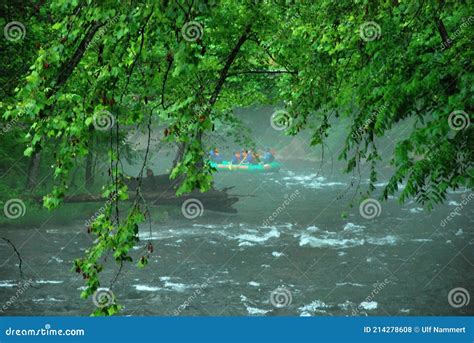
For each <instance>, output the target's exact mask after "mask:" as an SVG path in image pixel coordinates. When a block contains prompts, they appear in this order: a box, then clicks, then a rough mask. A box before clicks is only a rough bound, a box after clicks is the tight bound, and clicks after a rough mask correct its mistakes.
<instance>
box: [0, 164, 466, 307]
mask: <svg viewBox="0 0 474 343" xmlns="http://www.w3.org/2000/svg"><path fill="white" fill-rule="evenodd" d="M355 181H357V180H355ZM350 182H351V179H350V178H342V177H337V178H336V177H331V174H330V173H329V175H328V174H326V175H324V177H323V176H318V175H316V174H315V172H314V170H311V169H309V168H307V169H304V168H302V169H296V170H288V169H282V170H281V171H280V172H279V173H273V174H235V173H227V174H225V173H220V174H219V175H217V176H216V186H217V187H218V188H219V187H224V186H229V185H235V186H236V188H234V189H233V190H232V191H231V193H235V194H240V195H251V196H246V197H241V199H240V201H239V202H238V203H237V204H236V205H234V207H235V208H236V209H237V210H238V213H237V214H223V213H216V212H211V211H207V210H206V209H205V208H204V209H203V212H202V215H201V216H198V217H197V218H195V219H187V218H185V217H184V216H183V214H182V213H181V211H180V209H175V210H174V211H170V212H169V215H168V218H167V219H166V220H165V221H164V222H161V223H159V224H158V223H157V222H153V223H152V229H151V233H150V231H149V228H148V226H143V227H142V228H141V231H140V237H141V239H142V241H141V242H140V243H139V245H138V247H137V249H136V250H134V256H139V255H140V253H141V251H142V250H143V248H144V246H145V244H146V241H147V240H148V239H149V240H150V241H151V242H152V244H153V245H154V249H155V252H154V253H153V255H152V257H151V259H150V263H149V265H148V266H147V267H146V268H144V269H138V268H136V267H135V266H130V265H127V266H125V267H124V269H123V271H122V273H121V276H120V277H119V279H118V281H117V282H116V284H115V286H114V288H113V292H114V294H115V296H116V297H117V299H118V300H119V302H120V304H121V305H123V306H124V310H123V312H122V314H123V315H165V316H166V315H183V316H184V315H191V316H194V315H200V316H207V315H212V316H220V315H223V316H245V315H267V316H273V315H291V316H314V315H341V316H346V315H347V316H351V315H361V316H365V315H473V314H474V306H473V305H474V299H471V301H470V303H469V304H467V305H466V304H464V306H462V307H455V306H451V304H450V300H451V299H450V298H449V297H448V294H449V292H450V291H451V290H453V289H455V288H459V287H461V288H463V289H465V290H466V291H467V292H468V295H470V297H474V249H473V248H474V227H473V223H474V197H473V194H472V193H471V192H470V191H463V190H461V191H456V192H452V193H450V194H449V199H448V200H447V202H446V203H445V204H444V205H442V206H437V207H435V209H434V210H433V211H431V212H429V211H427V210H424V209H423V208H422V207H421V206H420V205H418V204H416V203H414V202H409V203H407V204H405V205H402V206H401V205H399V203H398V201H397V198H396V197H393V198H391V199H389V200H388V201H387V202H382V203H381V207H380V211H378V212H377V214H378V216H375V217H374V218H364V217H363V216H362V215H361V213H360V210H359V201H360V198H357V197H355V200H354V206H353V207H350V206H349V204H350V202H351V198H352V197H353V195H354V188H353V187H352V188H351V187H349V186H350ZM367 182H368V181H367V180H366V179H362V180H361V185H362V186H366V185H367ZM383 186H384V183H380V184H377V190H376V191H375V193H374V195H373V197H374V198H376V197H377V196H378V195H380V192H381V190H382V187H383ZM357 199H359V200H357ZM463 204H464V205H463ZM453 211H457V213H459V215H456V216H454V218H453V219H452V220H450V221H448V222H446V224H444V222H443V219H445V218H446V217H447V216H449V214H450V213H451V212H453ZM85 219H88V218H84V220H85ZM84 220H80V221H73V222H71V223H70V224H69V225H53V224H50V223H48V222H46V223H43V224H42V225H37V226H35V227H28V228H26V227H25V228H18V227H9V226H4V227H1V228H0V231H1V234H2V236H3V237H6V238H8V239H10V240H12V241H14V242H15V244H16V246H17V247H18V249H19V251H20V252H21V256H22V260H23V272H24V274H25V278H26V279H29V278H31V279H32V280H33V286H32V287H28V286H24V288H25V290H24V292H22V294H18V287H19V285H18V282H19V281H20V277H19V272H18V267H17V265H18V260H17V258H16V256H15V255H14V254H13V252H12V250H11V248H10V247H9V246H8V245H7V244H6V242H1V243H0V261H4V262H3V263H2V264H1V265H0V304H6V303H7V301H8V303H7V304H8V306H7V309H6V310H4V312H3V313H1V314H2V315H88V314H90V313H91V312H92V310H93V308H94V305H93V303H92V300H90V299H88V300H81V299H80V298H79V294H80V290H81V287H83V280H82V278H81V277H80V276H79V275H78V274H76V273H74V272H72V271H71V267H72V261H73V259H74V258H76V257H80V256H82V255H83V254H84V250H85V249H86V248H87V247H88V246H89V245H90V243H91V238H90V236H89V235H87V233H86V232H85V229H84ZM107 266H108V267H110V268H108V270H107V271H105V272H104V280H108V281H110V280H111V279H112V278H113V276H114V273H115V271H116V270H117V268H116V266H115V265H114V264H113V263H111V262H107ZM20 287H21V285H20ZM12 297H14V298H15V299H13V300H14V301H10V300H12Z"/></svg>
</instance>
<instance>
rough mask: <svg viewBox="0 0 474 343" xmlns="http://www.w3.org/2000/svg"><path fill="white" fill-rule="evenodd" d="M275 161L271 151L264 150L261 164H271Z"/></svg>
mask: <svg viewBox="0 0 474 343" xmlns="http://www.w3.org/2000/svg"><path fill="white" fill-rule="evenodd" d="M273 161H275V155H274V154H273V151H272V150H270V149H265V153H264V154H263V158H262V162H263V163H264V164H267V163H272V162H273Z"/></svg>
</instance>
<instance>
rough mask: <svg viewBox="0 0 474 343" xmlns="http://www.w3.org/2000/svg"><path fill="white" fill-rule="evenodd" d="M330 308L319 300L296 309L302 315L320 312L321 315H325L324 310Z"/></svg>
mask: <svg viewBox="0 0 474 343" xmlns="http://www.w3.org/2000/svg"><path fill="white" fill-rule="evenodd" d="M329 307H330V306H329V305H327V304H326V303H325V302H324V301H321V300H315V301H313V302H312V303H311V304H308V305H304V306H302V307H299V308H298V309H299V310H300V311H301V312H302V313H305V312H306V313H308V312H313V313H314V312H321V313H325V312H326V311H325V309H328V308H329Z"/></svg>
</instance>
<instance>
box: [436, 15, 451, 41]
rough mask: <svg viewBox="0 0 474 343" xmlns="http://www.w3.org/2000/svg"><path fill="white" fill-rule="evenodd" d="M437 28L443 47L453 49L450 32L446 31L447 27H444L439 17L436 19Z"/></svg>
mask: <svg viewBox="0 0 474 343" xmlns="http://www.w3.org/2000/svg"><path fill="white" fill-rule="evenodd" d="M435 23H436V27H437V28H438V32H439V35H440V36H441V41H442V42H443V46H444V47H445V48H449V47H451V44H452V41H451V39H449V36H448V31H446V27H445V26H444V23H443V21H442V20H441V19H440V18H439V17H437V18H435Z"/></svg>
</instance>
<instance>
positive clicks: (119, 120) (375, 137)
mask: <svg viewBox="0 0 474 343" xmlns="http://www.w3.org/2000/svg"><path fill="white" fill-rule="evenodd" d="M2 6H3V7H4V10H5V13H7V15H5V17H4V18H3V19H2V27H4V37H3V38H4V39H2V40H1V41H0V49H1V54H2V55H1V60H2V66H3V67H2V75H1V81H2V84H3V85H4V87H3V89H2V102H1V103H0V105H1V109H2V112H1V113H2V124H3V133H2V148H1V149H3V150H7V149H8V150H10V151H16V150H18V149H21V150H23V152H24V155H25V156H26V157H31V159H33V158H34V156H35V155H36V154H38V153H45V154H47V155H48V156H50V159H51V164H52V165H51V166H50V167H51V168H53V170H54V177H55V180H56V181H55V185H54V188H52V189H51V190H50V192H49V193H48V194H47V195H46V196H45V197H44V205H45V206H46V207H48V208H54V207H56V206H58V205H59V204H60V202H61V199H62V198H63V197H64V195H66V194H68V187H69V186H68V185H69V184H68V180H69V179H70V177H71V173H72V172H74V170H75V168H77V161H78V160H83V159H86V158H87V156H88V155H89V154H90V152H91V151H93V150H94V149H97V146H98V145H99V144H100V146H102V147H103V148H102V150H103V149H104V148H106V149H107V150H108V153H107V158H108V161H109V162H108V163H109V164H110V167H109V176H110V182H109V183H108V184H107V185H104V188H103V196H104V197H105V198H107V199H109V200H110V201H109V202H108V205H107V210H106V211H105V213H104V214H102V215H100V216H98V217H97V218H96V220H95V221H94V222H93V223H92V224H91V227H90V231H91V234H93V235H95V236H96V237H97V240H96V241H95V242H94V244H93V245H92V246H91V248H90V249H89V250H88V251H87V252H86V256H85V257H84V258H81V259H78V260H76V261H75V269H76V271H77V272H79V273H81V274H82V275H83V276H84V278H85V280H86V286H87V288H86V289H85V290H84V291H83V292H82V296H83V297H88V296H90V295H92V294H93V293H94V292H96V291H97V289H98V288H99V287H100V285H101V283H100V278H99V274H100V272H101V271H102V269H103V267H102V262H101V258H102V257H103V256H104V255H105V254H106V253H107V252H109V251H111V252H112V253H113V257H114V259H115V260H116V261H117V262H118V263H119V264H122V263H124V262H126V261H131V257H130V255H129V251H130V250H131V248H132V247H133V246H134V244H135V243H136V242H137V241H138V224H139V223H141V222H143V221H144V220H145V218H146V208H145V204H144V203H143V202H141V201H140V197H139V196H137V197H136V198H135V199H136V200H135V201H134V202H132V204H131V205H130V208H129V212H128V214H127V216H126V217H123V216H119V208H118V203H119V202H120V201H122V200H125V199H127V198H128V191H127V187H126V185H125V184H124V182H123V167H122V165H121V159H122V158H123V154H124V152H123V149H122V146H123V144H124V142H123V137H124V134H125V133H126V132H127V130H128V129H129V128H131V127H142V128H145V130H150V127H151V124H152V123H155V122H159V123H160V124H162V125H166V129H165V130H164V131H163V132H160V133H157V134H158V136H159V137H160V139H161V140H162V141H164V142H169V143H176V144H178V145H179V146H180V149H181V156H179V157H180V158H179V160H178V161H177V163H176V164H175V166H174V169H173V170H172V173H171V176H172V177H176V178H181V179H182V182H181V186H180V188H179V189H178V193H179V194H181V193H186V192H189V191H192V190H194V189H200V190H201V191H203V192H204V191H207V190H208V189H210V187H211V183H212V173H213V170H212V168H211V167H210V165H209V164H207V163H206V161H205V158H206V155H207V153H206V151H208V150H207V147H206V146H205V142H206V137H207V136H208V135H210V134H212V132H213V130H215V128H216V127H229V128H237V129H236V130H235V132H237V133H236V134H237V135H238V132H239V130H238V128H239V125H240V123H239V121H238V119H237V118H236V117H235V116H234V114H233V109H234V108H236V107H245V106H249V105H253V104H274V105H275V106H277V107H279V108H281V110H280V111H279V112H278V114H277V115H276V116H275V117H274V118H273V120H274V123H273V124H274V125H277V126H279V127H282V128H284V129H285V130H284V132H285V133H286V134H287V135H298V134H299V133H300V132H302V131H310V132H311V134H312V139H311V142H309V143H308V144H310V145H312V146H315V147H316V146H320V145H323V144H324V141H325V139H326V138H327V137H328V134H329V130H330V128H331V127H332V126H333V125H334V124H335V123H337V122H338V121H339V120H348V121H349V122H350V125H351V126H350V130H348V131H347V133H346V138H345V141H344V142H341V144H343V146H344V148H343V150H342V153H341V155H340V158H341V159H342V160H345V161H347V170H346V171H347V172H355V171H357V170H358V169H359V168H360V167H361V166H365V165H367V166H368V168H370V170H371V183H370V187H369V190H368V191H369V192H370V191H372V190H373V189H374V184H375V183H376V181H377V177H378V174H377V163H378V161H379V160H380V154H381V152H380V151H379V146H378V142H379V141H380V139H381V138H382V137H384V136H385V135H386V134H387V132H389V131H390V130H391V129H393V128H394V127H396V126H397V125H399V124H400V123H402V122H410V123H412V125H410V127H409V130H410V131H409V132H407V137H406V138H404V139H400V140H399V141H397V142H395V146H396V148H395V152H394V154H393V156H392V158H391V164H392V165H393V167H394V170H395V171H394V173H393V175H391V178H390V181H389V183H388V185H387V186H386V187H385V189H384V193H383V196H384V197H385V198H387V197H388V196H389V195H392V194H395V193H396V192H398V191H401V196H400V199H401V201H405V200H407V199H409V198H415V199H416V200H417V201H419V202H420V203H423V204H425V205H426V206H427V207H432V206H433V205H434V204H436V203H439V202H442V201H443V200H444V199H445V196H446V193H447V191H448V190H449V189H457V188H460V187H468V188H472V186H473V178H472V176H473V168H472V167H473V151H474V149H473V144H474V143H473V139H472V138H473V129H472V127H471V126H470V119H471V114H472V111H473V107H474V106H473V99H474V98H473V86H472V85H473V81H474V80H473V79H474V77H473V73H472V61H473V60H474V52H473V49H472V37H473V33H474V25H473V24H474V18H473V17H472V16H471V15H470V14H472V13H473V9H474V6H473V3H472V2H470V1H421V2H418V1H401V0H386V1H369V0H356V1H336V2H334V1H326V0H324V1H314V2H312V1H296V0H294V1H292V0H287V1H283V0H282V1H276V0H275V1H270V0H268V1H266V0H254V1H251V0H245V1H230V0H222V1H212V0H208V1H205V0H201V1H195V0H177V1H169V0H164V1H148V0H139V1H92V0H87V1H80V0H71V1H61V0H47V1H43V2H41V3H40V4H38V5H33V3H31V4H30V3H28V2H26V3H25V6H15V5H13V4H5V5H2ZM25 132H26V134H25ZM154 134H155V133H154ZM151 135H152V134H151V133H150V134H149V136H148V137H149V138H150V136H151ZM147 156H148V150H147V152H146V153H145V156H143V161H142V163H143V167H142V169H141V172H140V177H141V176H143V172H144V169H145V167H146V164H147ZM4 163H7V162H6V161H4ZM401 184H404V185H405V187H404V188H403V189H401V190H399V187H400V185H401ZM139 192H140V187H138V188H137V195H138V194H139ZM121 219H122V220H121ZM152 250H153V248H152V247H149V248H148V251H147V252H146V253H145V254H144V255H143V257H142V258H141V259H140V260H139V261H138V264H139V265H140V266H144V265H145V264H146V263H147V257H148V254H149V253H150V252H151V251H152ZM117 310H119V306H118V305H117V303H116V302H114V303H113V304H111V305H110V306H106V307H101V308H98V309H97V310H96V314H113V313H115V312H116V311H117Z"/></svg>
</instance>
